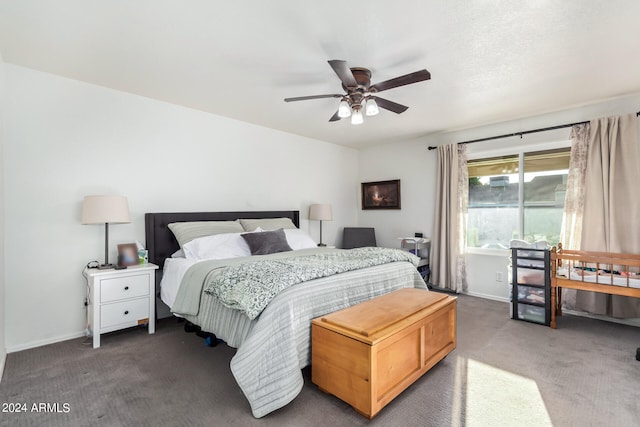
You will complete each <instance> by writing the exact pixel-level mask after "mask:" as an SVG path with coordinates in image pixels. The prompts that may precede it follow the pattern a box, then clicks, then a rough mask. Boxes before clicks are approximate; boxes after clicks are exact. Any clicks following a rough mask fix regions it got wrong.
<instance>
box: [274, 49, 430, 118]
mask: <svg viewBox="0 0 640 427" xmlns="http://www.w3.org/2000/svg"><path fill="white" fill-rule="evenodd" d="M329 65H331V68H333V71H335V73H336V74H337V75H338V77H339V78H340V80H341V81H342V89H344V90H345V91H346V92H347V93H345V94H342V95H341V94H333V95H311V96H299V97H296V98H285V99H284V100H285V102H293V101H306V100H308V99H320V98H340V104H339V106H338V111H336V113H335V114H334V115H333V116H331V118H330V119H329V121H330V122H335V121H338V120H340V119H343V118H346V117H349V116H351V124H354V125H359V124H361V123H362V122H363V121H364V118H363V115H362V112H363V109H364V113H365V115H367V116H375V115H376V114H378V113H379V111H380V110H379V108H384V109H385V110H389V111H393V112H394V113H396V114H400V113H403V112H405V111H407V109H408V108H409V107H407V106H405V105H401V104H398V103H396V102H393V101H389V100H388V99H384V98H380V97H379V96H375V94H376V93H378V92H382V91H383V90H389V89H393V88H396V87H399V86H405V85H409V84H412V83H418V82H421V81H424V80H429V79H430V78H431V73H429V72H428V71H427V70H420V71H416V72H414V73H411V74H405V75H404V76H400V77H396V78H393V79H389V80H385V81H383V82H380V83H376V84H373V85H372V84H371V71H370V70H369V69H367V68H362V67H352V68H349V65H348V64H347V61H341V60H337V59H334V60H331V61H329ZM378 107H379V108H378Z"/></svg>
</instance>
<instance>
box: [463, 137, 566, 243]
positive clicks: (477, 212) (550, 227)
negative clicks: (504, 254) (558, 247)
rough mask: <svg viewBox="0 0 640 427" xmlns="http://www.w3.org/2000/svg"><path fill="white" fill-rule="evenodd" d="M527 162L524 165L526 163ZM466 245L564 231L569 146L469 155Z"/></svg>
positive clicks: (552, 239)
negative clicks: (561, 228) (487, 156)
mask: <svg viewBox="0 0 640 427" xmlns="http://www.w3.org/2000/svg"><path fill="white" fill-rule="evenodd" d="M521 165H523V167H521ZM468 169H469V212H468V221H467V246H469V247H476V248H490V249H508V248H509V241H510V240H511V239H522V240H526V241H529V242H534V241H536V240H546V241H547V242H548V243H549V244H551V245H554V244H556V243H557V242H558V239H559V237H560V227H561V225H562V212H563V208H564V195H565V188H566V182H567V171H568V169H569V148H562V149H556V150H546V151H537V152H529V153H521V154H518V155H508V156H501V157H492V158H485V159H477V160H469V161H468Z"/></svg>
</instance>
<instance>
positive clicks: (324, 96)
mask: <svg viewBox="0 0 640 427" xmlns="http://www.w3.org/2000/svg"><path fill="white" fill-rule="evenodd" d="M343 96H344V95H311V96H298V97H297V98H285V99H284V102H292V101H306V100H307V99H320V98H342V97H343Z"/></svg>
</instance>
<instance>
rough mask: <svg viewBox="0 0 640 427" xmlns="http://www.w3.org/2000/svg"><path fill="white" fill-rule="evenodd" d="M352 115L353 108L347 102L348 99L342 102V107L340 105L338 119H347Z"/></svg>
mask: <svg viewBox="0 0 640 427" xmlns="http://www.w3.org/2000/svg"><path fill="white" fill-rule="evenodd" d="M350 115H351V106H350V105H349V103H348V102H347V100H346V99H343V100H342V101H340V105H338V117H341V118H343V119H344V118H345V117H349V116H350Z"/></svg>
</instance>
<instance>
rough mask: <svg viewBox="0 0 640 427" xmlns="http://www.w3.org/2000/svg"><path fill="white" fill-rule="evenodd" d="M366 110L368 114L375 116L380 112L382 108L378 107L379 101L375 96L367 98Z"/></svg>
mask: <svg viewBox="0 0 640 427" xmlns="http://www.w3.org/2000/svg"><path fill="white" fill-rule="evenodd" d="M364 112H365V114H366V115H367V116H375V115H376V114H378V113H379V112H380V109H379V108H378V103H377V102H376V100H375V99H373V98H369V99H367V103H366V105H365V109H364Z"/></svg>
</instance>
